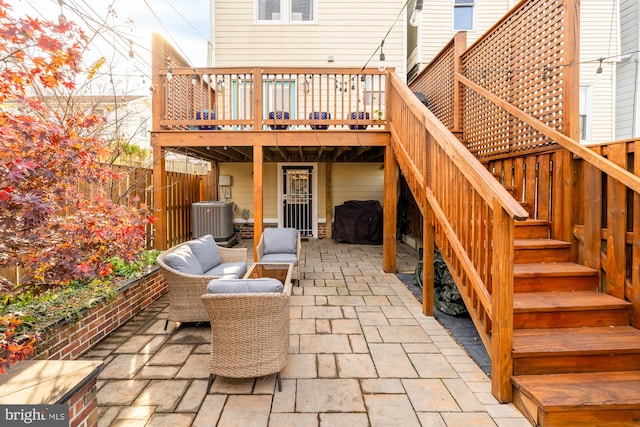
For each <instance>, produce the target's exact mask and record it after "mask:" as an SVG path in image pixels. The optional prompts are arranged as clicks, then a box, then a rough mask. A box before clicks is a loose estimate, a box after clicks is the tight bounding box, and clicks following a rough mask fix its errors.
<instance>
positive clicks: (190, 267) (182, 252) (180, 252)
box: [164, 245, 203, 275]
mask: <svg viewBox="0 0 640 427" xmlns="http://www.w3.org/2000/svg"><path fill="white" fill-rule="evenodd" d="M164 262H165V264H167V265H168V266H169V267H171V268H173V269H174V270H177V271H179V272H180V273H185V274H195V275H201V274H202V273H203V271H202V266H201V265H200V262H198V258H196V256H195V255H194V254H193V252H192V251H191V248H190V247H189V245H182V246H179V247H178V248H176V250H175V251H173V252H171V253H169V254H167V255H166V256H165V257H164Z"/></svg>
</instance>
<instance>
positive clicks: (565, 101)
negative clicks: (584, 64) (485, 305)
mask: <svg viewBox="0 0 640 427" xmlns="http://www.w3.org/2000/svg"><path fill="white" fill-rule="evenodd" d="M564 9H565V10H564V63H565V64H567V65H568V66H565V69H564V70H563V87H562V93H563V94H564V95H563V98H562V133H563V134H565V135H566V136H568V137H569V138H571V139H573V140H575V141H579V140H580V120H579V119H580V117H579V114H580V99H579V96H578V94H579V93H580V65H579V64H580V1H579V0H564ZM560 157H561V159H562V163H563V165H562V204H561V205H556V206H557V207H560V206H561V212H560V214H561V215H562V234H561V235H560V236H558V237H560V238H562V240H565V241H567V242H575V239H574V236H573V226H574V225H575V224H576V222H577V217H578V214H577V212H575V209H574V208H575V207H576V205H580V203H577V201H576V200H575V197H576V196H578V195H576V194H574V191H573V189H574V188H575V182H574V181H575V179H576V161H575V160H574V159H573V154H572V153H570V152H569V151H568V150H562V155H561V156H560ZM557 207H556V210H557ZM572 254H573V255H574V259H576V258H575V255H577V244H576V245H574V248H573V250H572Z"/></svg>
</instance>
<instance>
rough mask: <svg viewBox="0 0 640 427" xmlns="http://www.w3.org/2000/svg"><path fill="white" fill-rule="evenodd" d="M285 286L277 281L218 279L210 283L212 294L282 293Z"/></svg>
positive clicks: (265, 279)
mask: <svg viewBox="0 0 640 427" xmlns="http://www.w3.org/2000/svg"><path fill="white" fill-rule="evenodd" d="M283 289H284V286H283V285H282V282H280V281H279V280H277V279H269V278H260V279H224V280H220V279H216V280H212V281H210V282H209V285H208V286H207V290H208V292H209V293H210V294H245V293H253V292H282V290H283Z"/></svg>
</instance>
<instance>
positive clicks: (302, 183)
mask: <svg viewBox="0 0 640 427" xmlns="http://www.w3.org/2000/svg"><path fill="white" fill-rule="evenodd" d="M312 182H313V168H312V167H310V166H309V167H305V166H283V167H282V214H283V225H284V227H293V228H295V229H297V230H298V231H299V232H300V235H301V236H313V222H312V219H313V209H312V207H313V203H312V202H313V194H312V193H313V192H312V189H313V186H312Z"/></svg>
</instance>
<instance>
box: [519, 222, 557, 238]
mask: <svg viewBox="0 0 640 427" xmlns="http://www.w3.org/2000/svg"><path fill="white" fill-rule="evenodd" d="M514 236H515V238H516V239H548V238H549V226H548V225H542V224H541V225H520V226H518V227H515V229H514Z"/></svg>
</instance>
